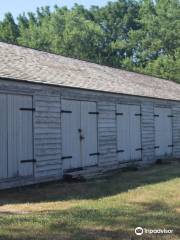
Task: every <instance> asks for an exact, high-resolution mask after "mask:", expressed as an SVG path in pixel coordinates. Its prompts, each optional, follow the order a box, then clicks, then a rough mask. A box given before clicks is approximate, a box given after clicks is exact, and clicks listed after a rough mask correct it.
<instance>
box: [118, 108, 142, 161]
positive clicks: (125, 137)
mask: <svg viewBox="0 0 180 240" xmlns="http://www.w3.org/2000/svg"><path fill="white" fill-rule="evenodd" d="M140 116H141V114H140V106H136V105H122V104H118V105H117V153H118V161H119V162H128V161H132V160H140V159H141V150H142V149H141V120H140Z"/></svg>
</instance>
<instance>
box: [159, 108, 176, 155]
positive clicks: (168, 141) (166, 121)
mask: <svg viewBox="0 0 180 240" xmlns="http://www.w3.org/2000/svg"><path fill="white" fill-rule="evenodd" d="M154 116H155V154H156V156H169V155H171V154H172V146H173V143H172V112H171V109H170V108H160V107H159V108H157V107H156V108H155V109H154Z"/></svg>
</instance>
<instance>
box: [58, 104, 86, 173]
mask: <svg viewBox="0 0 180 240" xmlns="http://www.w3.org/2000/svg"><path fill="white" fill-rule="evenodd" d="M80 106H81V103H80V101H73V100H62V160H63V169H64V170H67V169H73V168H79V167H81V166H82V162H81V156H80V140H79V134H80V132H79V131H80V129H81V125H80V124H81V122H80Z"/></svg>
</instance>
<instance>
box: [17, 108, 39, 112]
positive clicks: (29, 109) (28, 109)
mask: <svg viewBox="0 0 180 240" xmlns="http://www.w3.org/2000/svg"><path fill="white" fill-rule="evenodd" d="M19 110H20V111H32V112H33V111H35V110H36V109H35V108H20V109H19Z"/></svg>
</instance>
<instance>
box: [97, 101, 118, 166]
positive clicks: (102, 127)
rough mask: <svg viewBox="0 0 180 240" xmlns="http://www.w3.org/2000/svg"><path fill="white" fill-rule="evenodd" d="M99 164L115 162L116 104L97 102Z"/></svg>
mask: <svg viewBox="0 0 180 240" xmlns="http://www.w3.org/2000/svg"><path fill="white" fill-rule="evenodd" d="M97 111H98V112H99V115H98V144H99V145H98V151H99V153H100V155H99V166H104V165H105V166H107V165H113V164H116V163H117V152H116V151H117V145H116V144H117V131H116V114H115V113H116V104H115V103H110V102H108V101H107V102H103V101H101V102H98V103H97Z"/></svg>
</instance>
